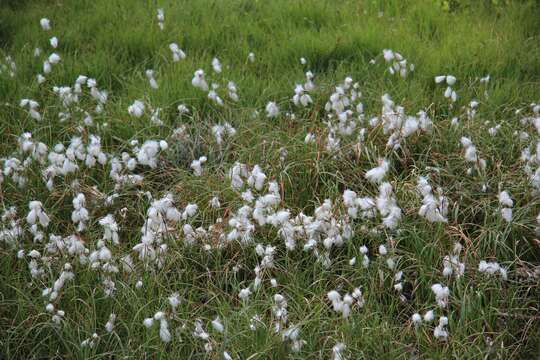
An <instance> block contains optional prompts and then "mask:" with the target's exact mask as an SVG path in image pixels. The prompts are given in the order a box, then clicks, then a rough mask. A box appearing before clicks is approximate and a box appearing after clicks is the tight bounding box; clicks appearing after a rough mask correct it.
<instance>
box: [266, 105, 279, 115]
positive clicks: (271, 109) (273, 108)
mask: <svg viewBox="0 0 540 360" xmlns="http://www.w3.org/2000/svg"><path fill="white" fill-rule="evenodd" d="M265 110H266V117H268V118H275V117H277V116H278V115H279V108H278V106H277V104H276V103H275V102H273V101H270V102H269V103H268V104H266V108H265Z"/></svg>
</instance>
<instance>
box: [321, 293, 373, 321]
mask: <svg viewBox="0 0 540 360" xmlns="http://www.w3.org/2000/svg"><path fill="white" fill-rule="evenodd" d="M326 297H327V298H328V300H330V302H331V303H332V308H333V310H334V311H335V312H337V313H341V315H342V316H343V318H348V317H349V315H350V313H351V308H352V307H353V306H354V305H357V306H358V307H359V308H361V307H363V306H364V303H365V301H364V296H363V294H362V290H360V288H355V289H354V290H353V293H352V295H351V294H349V293H347V294H345V295H343V296H341V294H340V293H339V292H338V291H337V290H332V291H329V292H328V293H327V294H326Z"/></svg>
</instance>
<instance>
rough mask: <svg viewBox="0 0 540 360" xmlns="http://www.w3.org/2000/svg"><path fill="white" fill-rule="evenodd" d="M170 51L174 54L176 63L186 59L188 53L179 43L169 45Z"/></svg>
mask: <svg viewBox="0 0 540 360" xmlns="http://www.w3.org/2000/svg"><path fill="white" fill-rule="evenodd" d="M169 49H170V50H171V52H172V55H173V61H174V62H178V61H180V60H183V59H185V58H186V53H185V52H184V51H183V50H182V49H180V47H179V46H178V44H177V43H171V44H169Z"/></svg>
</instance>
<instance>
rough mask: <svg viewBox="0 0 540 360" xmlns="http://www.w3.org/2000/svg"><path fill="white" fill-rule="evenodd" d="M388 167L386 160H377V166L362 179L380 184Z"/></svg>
mask: <svg viewBox="0 0 540 360" xmlns="http://www.w3.org/2000/svg"><path fill="white" fill-rule="evenodd" d="M389 167H390V163H389V162H388V161H387V160H386V159H379V166H377V167H374V168H373V169H371V170H369V171H368V172H366V174H365V175H364V177H365V178H366V179H367V180H369V181H371V182H373V183H380V182H381V181H382V180H383V179H384V177H385V176H386V173H387V172H388V169H389Z"/></svg>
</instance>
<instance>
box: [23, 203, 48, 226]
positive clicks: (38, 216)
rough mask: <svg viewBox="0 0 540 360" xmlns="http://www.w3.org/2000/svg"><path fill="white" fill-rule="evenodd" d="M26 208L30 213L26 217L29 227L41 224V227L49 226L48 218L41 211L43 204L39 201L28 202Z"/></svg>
mask: <svg viewBox="0 0 540 360" xmlns="http://www.w3.org/2000/svg"><path fill="white" fill-rule="evenodd" d="M28 208H29V209H30V212H29V213H28V215H27V216H26V222H28V224H30V225H34V224H37V223H38V222H39V224H41V226H43V227H45V228H46V227H47V226H49V221H50V220H49V216H48V215H47V214H46V213H45V211H43V204H42V203H41V201H36V200H34V201H30V202H29V203H28Z"/></svg>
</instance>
